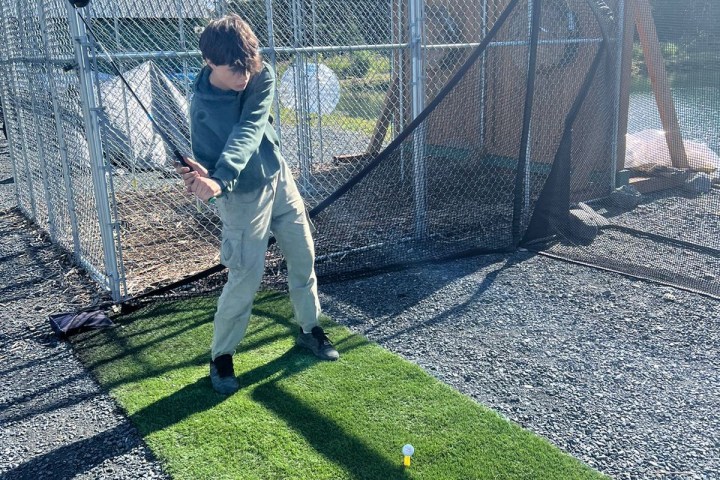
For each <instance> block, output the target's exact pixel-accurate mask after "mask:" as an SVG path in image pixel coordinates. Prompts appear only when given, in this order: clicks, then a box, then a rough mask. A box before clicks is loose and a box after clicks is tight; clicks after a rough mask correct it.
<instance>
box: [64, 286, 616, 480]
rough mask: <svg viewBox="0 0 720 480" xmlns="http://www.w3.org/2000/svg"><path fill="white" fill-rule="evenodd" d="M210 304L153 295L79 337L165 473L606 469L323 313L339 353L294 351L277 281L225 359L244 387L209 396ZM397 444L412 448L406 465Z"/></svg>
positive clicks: (80, 349)
mask: <svg viewBox="0 0 720 480" xmlns="http://www.w3.org/2000/svg"><path fill="white" fill-rule="evenodd" d="M215 303H216V299H214V298H212V299H208V298H199V299H191V300H185V301H181V302H176V303H165V304H160V303H158V304H154V305H152V306H149V307H148V308H146V309H145V310H143V311H140V312H136V313H135V314H133V315H132V316H131V317H129V318H124V319H122V321H121V322H120V323H119V326H118V327H117V328H113V329H111V330H106V331H100V332H92V333H87V334H83V335H80V336H77V337H75V345H74V346H75V351H76V352H77V353H78V355H79V356H80V358H81V359H82V361H83V362H84V363H85V365H87V366H88V367H89V368H90V369H91V370H92V371H93V373H94V374H95V376H96V378H97V379H98V380H99V381H100V383H101V384H102V386H103V388H105V389H108V390H109V391H110V393H111V394H112V396H113V397H115V398H116V399H117V401H118V403H119V404H120V405H121V406H122V408H123V409H125V411H126V413H127V414H128V415H129V416H130V419H131V421H132V422H133V424H134V425H135V426H136V427H137V429H138V431H139V432H140V434H141V435H142V436H143V437H144V439H145V440H146V442H147V443H148V445H149V446H150V448H151V449H152V451H153V452H154V454H155V455H156V456H157V458H159V459H160V460H161V461H162V462H163V463H164V467H165V469H166V470H167V472H168V473H169V474H170V475H171V476H172V477H173V478H176V479H184V478H187V479H198V478H208V479H210V478H242V479H274V478H277V479H280V478H282V479H314V480H321V479H355V478H368V479H370V478H372V479H375V478H377V479H381V478H382V479H384V478H393V479H400V478H405V479H411V478H412V479H433V480H436V479H459V478H543V479H563V480H566V479H576V478H602V477H601V475H600V474H599V473H597V472H595V471H593V470H591V469H590V468H589V467H587V466H585V465H583V464H582V463H580V462H579V461H577V460H575V459H573V458H571V457H570V456H568V455H567V454H565V453H563V452H561V451H560V450H559V449H557V448H556V447H554V446H552V445H551V444H550V443H548V442H547V441H546V440H544V439H542V438H540V437H538V436H536V435H534V434H532V433H530V432H528V431H525V430H523V429H521V428H520V427H519V426H518V425H516V424H514V423H511V422H509V421H508V420H506V419H503V418H502V417H500V416H499V415H497V414H496V413H494V412H492V411H490V410H488V409H487V408H485V407H483V406H481V405H479V404H477V403H476V402H474V401H472V400H471V399H469V398H468V397H465V396H463V395H461V394H459V393H458V392H456V391H454V390H453V389H451V388H450V387H448V386H446V385H444V384H442V383H440V382H438V381H437V380H435V379H434V378H432V377H431V376H429V375H428V374H426V373H425V372H424V371H423V370H422V369H421V368H419V367H418V366H417V365H414V364H411V363H409V362H407V361H405V360H402V359H401V358H399V357H397V356H395V355H393V354H391V353H389V352H387V351H385V350H383V349H381V348H380V347H379V346H377V345H375V344H372V343H369V342H367V341H366V340H365V339H364V338H362V337H360V336H358V335H355V334H352V333H351V332H350V331H349V330H347V329H345V328H343V327H340V326H337V325H333V324H331V323H330V322H329V321H328V320H327V319H325V324H326V326H327V328H326V330H327V331H328V332H329V334H330V337H331V338H332V339H333V340H334V342H335V344H336V345H337V347H338V350H339V351H340V352H341V355H342V358H341V359H340V360H339V361H337V362H322V361H319V360H317V359H315V357H313V356H312V355H310V354H307V353H305V352H301V351H298V350H297V348H295V347H293V341H294V335H295V334H296V332H297V327H296V325H295V324H294V323H293V322H292V321H291V320H290V319H291V317H292V308H291V306H290V302H289V301H288V299H287V296H286V295H281V294H277V293H270V292H266V293H262V294H260V295H259V296H258V298H257V299H256V302H255V306H254V309H253V318H252V320H251V323H250V327H249V329H248V334H247V337H246V338H245V340H244V341H243V344H242V345H241V347H240V350H239V352H238V353H237V354H236V355H235V357H234V360H235V373H236V375H237V378H238V381H239V383H240V385H241V388H240V391H239V392H237V393H236V394H234V395H232V396H229V397H225V396H222V395H219V394H216V393H215V392H214V391H213V390H212V388H211V386H210V381H209V378H208V365H207V364H208V360H209V357H208V355H209V352H208V349H209V344H210V339H211V336H212V317H213V312H214V308H215ZM405 443H412V444H413V445H414V446H415V455H414V456H413V463H412V465H411V467H410V468H409V469H404V468H403V467H402V466H401V461H402V455H401V448H402V446H403V445H404V444H405Z"/></svg>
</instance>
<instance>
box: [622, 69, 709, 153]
mask: <svg viewBox="0 0 720 480" xmlns="http://www.w3.org/2000/svg"><path fill="white" fill-rule="evenodd" d="M703 83H706V82H703ZM672 94H673V100H674V101H675V109H676V111H677V114H678V121H679V122H680V128H681V130H682V134H683V138H684V139H685V140H692V141H695V142H699V143H705V144H707V145H708V146H709V147H710V148H712V149H713V150H714V151H715V153H718V154H720V85H718V84H717V83H716V84H709V85H702V84H699V83H698V82H697V81H693V80H692V79H691V78H690V77H688V78H682V77H680V78H675V79H674V81H673V87H672ZM648 128H652V129H658V130H662V123H661V122H660V114H659V113H658V108H657V105H656V103H655V96H654V95H653V93H652V91H651V90H650V86H649V84H648V83H646V82H644V83H643V84H642V85H640V86H636V88H635V89H634V91H633V93H631V94H630V111H629V119H628V133H636V132H639V131H641V130H645V129H648Z"/></svg>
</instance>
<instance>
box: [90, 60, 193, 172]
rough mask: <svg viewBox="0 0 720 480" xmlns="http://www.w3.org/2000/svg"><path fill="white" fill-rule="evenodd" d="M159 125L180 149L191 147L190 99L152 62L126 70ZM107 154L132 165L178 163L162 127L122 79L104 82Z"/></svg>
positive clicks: (164, 167) (114, 160) (115, 161)
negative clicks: (153, 121) (150, 117)
mask: <svg viewBox="0 0 720 480" xmlns="http://www.w3.org/2000/svg"><path fill="white" fill-rule="evenodd" d="M123 76H124V77H125V79H126V80H127V82H128V83H129V84H130V86H131V87H132V89H133V90H134V91H135V94H136V95H137V96H138V98H139V99H140V101H142V103H143V105H145V107H146V108H147V109H148V111H149V112H150V113H151V114H152V116H153V118H154V119H155V122H156V123H157V124H158V125H159V128H160V129H162V131H163V132H164V133H165V135H167V136H168V137H169V138H170V139H171V140H172V142H173V143H174V144H175V146H176V147H178V148H179V149H180V151H181V152H184V153H189V151H190V140H189V138H190V126H189V122H188V118H189V112H188V102H187V99H186V98H185V95H183V94H182V93H181V92H180V90H178V89H177V87H175V85H173V83H172V81H171V80H170V79H169V78H168V77H166V76H165V75H164V74H163V72H162V71H160V69H159V68H158V67H157V66H156V65H155V64H154V63H153V62H151V61H148V62H145V63H143V64H141V65H139V66H137V67H135V68H134V69H132V70H130V71H128V72H125V73H124V74H123ZM100 91H101V97H102V98H101V100H102V107H103V114H104V115H103V127H104V128H103V133H104V136H105V138H104V144H105V152H106V155H107V156H108V158H109V160H110V161H111V162H112V163H113V164H115V165H121V166H123V167H126V168H130V169H161V170H168V169H170V168H171V167H172V163H173V162H174V161H175V159H174V157H173V154H172V151H171V150H170V147H169V145H167V144H166V143H165V142H164V141H163V139H162V137H161V136H160V134H159V133H158V128H156V127H155V126H153V124H152V122H151V121H150V119H149V118H148V117H147V115H146V114H145V112H144V111H143V110H142V108H141V107H140V105H139V103H138V102H137V101H136V100H135V98H134V97H133V96H132V94H131V93H130V91H129V90H128V88H127V87H126V86H125V85H124V83H123V82H122V79H121V78H120V77H111V78H110V79H108V80H105V81H103V82H102V83H101V84H100Z"/></svg>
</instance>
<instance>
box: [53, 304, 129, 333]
mask: <svg viewBox="0 0 720 480" xmlns="http://www.w3.org/2000/svg"><path fill="white" fill-rule="evenodd" d="M49 320H50V326H51V327H52V329H53V330H54V331H55V333H56V334H57V336H58V337H60V338H67V337H69V336H70V335H73V334H76V333H80V332H84V331H87V330H96V329H100V328H108V327H112V326H113V325H115V324H114V323H113V322H112V320H110V318H109V317H108V316H107V315H106V314H105V312H104V311H102V310H93V311H89V312H78V313H57V314H55V315H50V317H49Z"/></svg>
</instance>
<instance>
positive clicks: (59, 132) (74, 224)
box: [40, 2, 80, 260]
mask: <svg viewBox="0 0 720 480" xmlns="http://www.w3.org/2000/svg"><path fill="white" fill-rule="evenodd" d="M45 7H46V4H45V3H44V2H41V7H40V25H41V26H42V28H41V33H42V39H43V45H44V51H45V52H46V57H47V58H48V60H49V58H50V53H49V50H50V47H49V45H50V42H49V40H48V32H47V28H46V26H47V22H46V21H45V18H46V13H45ZM46 69H47V71H48V82H49V85H50V97H51V101H52V108H53V114H54V116H55V122H54V123H55V135H56V136H57V141H58V150H59V151H60V164H61V168H62V173H63V182H64V184H65V202H66V204H67V211H68V215H69V217H70V231H71V235H72V242H73V243H72V244H73V247H72V248H73V257H74V258H75V260H77V259H79V257H80V233H79V226H78V219H77V212H76V211H75V198H74V197H73V192H74V190H73V182H72V172H71V171H70V163H69V161H68V148H67V144H66V143H65V132H64V129H63V125H62V122H63V117H62V114H61V112H60V102H59V101H58V94H57V93H58V89H57V82H56V81H55V75H52V74H51V73H50V72H51V69H52V67H51V65H50V62H49V61H48V62H47V65H46Z"/></svg>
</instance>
